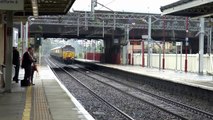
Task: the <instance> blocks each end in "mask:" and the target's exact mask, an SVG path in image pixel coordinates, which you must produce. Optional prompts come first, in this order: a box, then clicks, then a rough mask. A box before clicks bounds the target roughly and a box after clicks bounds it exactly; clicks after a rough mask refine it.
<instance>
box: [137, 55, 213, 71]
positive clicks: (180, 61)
mask: <svg viewBox="0 0 213 120" xmlns="http://www.w3.org/2000/svg"><path fill="white" fill-rule="evenodd" d="M203 57H204V59H203V60H204V61H203V72H204V73H211V74H213V55H208V54H205V55H204V56H203ZM144 58H145V66H147V54H145V56H144ZM161 58H162V56H161ZM141 59H142V56H141V54H134V65H142V60H141ZM187 60H188V65H187V68H188V72H195V73H196V72H198V68H199V54H188V55H187ZM150 63H151V67H153V68H158V67H159V54H152V55H151V59H150ZM161 65H162V64H161ZM184 65H185V54H182V57H181V54H177V57H176V54H165V69H171V70H178V71H184ZM161 68H162V66H161Z"/></svg>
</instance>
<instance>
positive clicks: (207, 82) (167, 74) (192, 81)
mask: <svg viewBox="0 0 213 120" xmlns="http://www.w3.org/2000/svg"><path fill="white" fill-rule="evenodd" d="M78 60H79V61H84V62H94V63H95V64H97V65H100V66H105V67H110V68H114V69H119V70H123V71H128V72H133V73H137V74H141V75H146V76H152V77H155V78H159V79H162V80H167V81H171V82H174V83H181V84H185V85H189V86H195V87H199V88H203V89H208V90H212V91H213V76H212V75H199V74H198V73H189V72H187V73H185V72H184V71H174V70H163V69H161V70H159V69H157V68H147V67H141V66H132V65H115V64H101V63H98V62H97V61H92V60H85V59H78Z"/></svg>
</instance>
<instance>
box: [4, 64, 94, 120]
mask: <svg viewBox="0 0 213 120" xmlns="http://www.w3.org/2000/svg"><path fill="white" fill-rule="evenodd" d="M23 76H24V71H23V69H21V70H20V75H19V78H20V79H23ZM34 77H35V85H34V86H30V87H20V83H14V82H13V83H12V93H0V120H93V118H92V117H91V116H90V115H89V113H88V112H87V111H86V110H85V109H84V108H83V107H82V106H81V105H80V103H79V102H78V101H77V100H76V99H75V98H74V97H73V96H72V95H71V94H70V93H69V92H68V91H67V89H66V88H65V87H64V86H63V84H61V83H60V82H59V81H58V80H57V78H56V77H55V76H54V74H53V73H52V72H51V71H50V69H49V68H48V67H47V66H43V67H39V73H35V75H34Z"/></svg>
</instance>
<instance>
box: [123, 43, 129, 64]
mask: <svg viewBox="0 0 213 120" xmlns="http://www.w3.org/2000/svg"><path fill="white" fill-rule="evenodd" d="M127 54H128V49H127V45H125V46H123V47H122V63H123V65H127V60H128V58H127V57H128V56H127Z"/></svg>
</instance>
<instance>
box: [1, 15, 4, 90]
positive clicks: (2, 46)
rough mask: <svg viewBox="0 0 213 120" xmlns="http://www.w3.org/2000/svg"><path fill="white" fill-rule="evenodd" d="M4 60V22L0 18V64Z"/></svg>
mask: <svg viewBox="0 0 213 120" xmlns="http://www.w3.org/2000/svg"><path fill="white" fill-rule="evenodd" d="M0 18H1V13H0ZM3 61H4V23H2V22H1V20H0V65H2V64H3ZM0 71H1V72H0V87H2V86H3V84H4V82H3V74H2V72H3V71H2V67H1V66H0Z"/></svg>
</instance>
